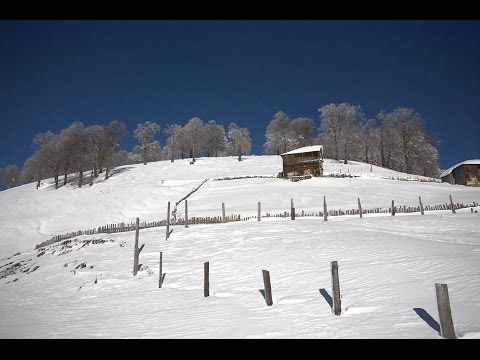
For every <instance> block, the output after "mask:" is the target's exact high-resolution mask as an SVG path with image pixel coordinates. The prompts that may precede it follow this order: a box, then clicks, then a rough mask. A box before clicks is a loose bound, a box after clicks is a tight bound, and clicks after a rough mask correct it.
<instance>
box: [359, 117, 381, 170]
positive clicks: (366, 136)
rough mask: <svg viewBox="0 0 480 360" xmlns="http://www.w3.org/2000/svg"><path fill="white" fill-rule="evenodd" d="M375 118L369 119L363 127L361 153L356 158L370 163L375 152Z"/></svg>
mask: <svg viewBox="0 0 480 360" xmlns="http://www.w3.org/2000/svg"><path fill="white" fill-rule="evenodd" d="M375 125H376V121H375V119H368V120H367V121H366V122H365V123H364V124H363V125H362V128H361V136H360V139H359V140H360V146H361V154H359V155H360V156H359V157H358V158H357V159H356V160H358V161H363V162H366V163H368V164H370V163H371V161H372V160H373V157H374V155H373V154H374V153H375V144H376V133H375Z"/></svg>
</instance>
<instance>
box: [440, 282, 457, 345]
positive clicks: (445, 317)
mask: <svg viewBox="0 0 480 360" xmlns="http://www.w3.org/2000/svg"><path fill="white" fill-rule="evenodd" d="M435 293H436V295H437V309H438V317H439V318H440V331H441V334H442V337H444V338H445V339H456V338H457V336H456V335H455V329H454V328H453V319H452V311H451V309H450V299H449V296H448V286H447V284H438V283H436V284H435Z"/></svg>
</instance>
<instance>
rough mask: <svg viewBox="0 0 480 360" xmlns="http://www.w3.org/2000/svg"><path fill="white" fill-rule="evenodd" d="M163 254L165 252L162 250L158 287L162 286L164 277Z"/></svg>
mask: <svg viewBox="0 0 480 360" xmlns="http://www.w3.org/2000/svg"><path fill="white" fill-rule="evenodd" d="M162 255H163V252H161V251H160V278H159V279H158V287H159V288H161V287H162V282H163V281H162V280H163V279H162V277H163V273H162Z"/></svg>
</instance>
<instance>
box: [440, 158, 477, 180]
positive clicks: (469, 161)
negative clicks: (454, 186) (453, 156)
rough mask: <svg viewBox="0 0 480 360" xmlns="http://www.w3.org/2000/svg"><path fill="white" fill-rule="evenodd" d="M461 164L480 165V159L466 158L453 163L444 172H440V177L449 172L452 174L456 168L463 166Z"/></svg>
mask: <svg viewBox="0 0 480 360" xmlns="http://www.w3.org/2000/svg"><path fill="white" fill-rule="evenodd" d="M461 165H480V160H479V159H473V160H465V161H462V162H461V163H458V164H456V165H453V166H452V167H451V168H448V169H447V170H445V171H444V172H442V173H441V174H440V177H441V178H442V177H444V176H447V175H448V174H450V173H451V172H452V171H453V170H454V169H456V168H457V167H459V166H461Z"/></svg>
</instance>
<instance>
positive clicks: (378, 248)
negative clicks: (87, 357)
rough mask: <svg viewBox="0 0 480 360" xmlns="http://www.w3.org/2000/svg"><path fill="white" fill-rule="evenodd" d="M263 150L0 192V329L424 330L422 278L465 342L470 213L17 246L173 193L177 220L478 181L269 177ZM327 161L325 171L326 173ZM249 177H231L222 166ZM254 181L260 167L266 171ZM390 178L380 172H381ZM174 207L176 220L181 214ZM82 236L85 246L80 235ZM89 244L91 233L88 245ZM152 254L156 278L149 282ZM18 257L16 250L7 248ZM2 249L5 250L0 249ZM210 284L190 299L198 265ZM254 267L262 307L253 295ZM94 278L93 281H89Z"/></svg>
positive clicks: (150, 216)
mask: <svg viewBox="0 0 480 360" xmlns="http://www.w3.org/2000/svg"><path fill="white" fill-rule="evenodd" d="M281 166H282V162H281V158H280V157H279V156H248V157H246V158H245V160H244V161H242V162H238V161H237V160H236V158H234V157H232V158H200V159H198V161H197V163H196V164H194V165H189V159H186V160H178V161H175V162H174V163H170V162H169V161H161V162H156V163H149V164H148V165H147V166H144V165H130V166H124V167H121V168H120V169H117V172H116V173H115V174H114V175H113V176H112V177H111V178H110V179H109V180H107V181H104V180H101V179H98V180H97V181H95V184H94V185H93V186H91V187H89V186H87V187H83V188H81V189H79V188H77V187H75V186H74V185H73V184H72V185H67V186H64V187H62V188H60V189H58V190H55V189H54V188H53V186H52V184H51V182H50V181H46V182H44V184H43V185H42V188H41V189H38V190H37V189H35V184H27V185H23V186H20V187H17V188H13V189H10V190H6V191H3V192H0V203H1V204H2V206H1V208H0V231H1V234H2V237H1V238H0V303H1V304H2V305H1V306H0V323H1V324H2V326H1V327H0V337H1V338H12V337H37V338H38V337H40V338H45V337H74V338H83V337H112V338H116V337H153V338H163V337H166V338H192V337H202V338H203V337H220V338H231V337H242V338H243V337H245V338H255V337H261V338H268V337H276V338H278V337H292V338H297V337H298V338H301V337H307V338H346V337H347V338H351V337H353V338H362V337H367V338H371V337H376V338H377V337H378V338H392V337H393V338H440V336H439V334H438V323H437V322H438V315H437V312H436V302H435V292H434V284H435V283H436V282H445V283H447V284H448V286H449V292H450V300H451V305H452V315H453V319H454V325H455V329H456V332H457V335H458V336H459V337H463V338H471V337H477V338H478V337H480V327H479V325H478V324H480V301H479V300H478V299H479V298H480V297H479V295H480V293H479V290H478V289H480V275H479V274H480V261H479V260H480V237H479V236H478V233H479V230H480V228H479V223H480V214H479V213H480V209H479V208H478V207H476V208H475V209H474V210H475V211H477V212H476V213H475V212H474V213H471V210H470V209H462V210H457V213H456V214H452V213H451V212H450V211H431V212H427V213H426V215H424V216H421V215H419V214H418V213H415V214H408V215H407V214H398V216H395V217H392V216H389V215H388V214H366V215H364V217H363V219H359V218H358V216H342V217H331V218H329V221H327V222H324V221H323V219H321V218H313V217H312V218H297V220H295V221H291V220H290V219H284V218H268V219H262V221H260V222H258V221H256V220H255V221H245V222H233V223H227V224H213V225H191V226H190V227H189V228H184V227H183V226H172V227H171V229H172V230H173V232H172V234H171V236H170V238H169V239H168V241H165V228H164V227H159V228H151V229H146V230H141V231H140V245H142V244H144V245H145V246H144V247H143V249H142V251H141V253H140V263H141V264H142V265H141V270H140V271H139V273H138V275H137V276H135V277H134V276H133V275H132V266H133V244H134V232H126V233H118V234H96V235H89V236H86V235H84V236H80V237H77V238H74V239H70V240H67V241H64V242H59V243H56V244H52V245H50V246H48V247H46V248H44V249H38V250H33V249H34V247H35V245H36V244H38V243H40V242H41V241H44V240H46V239H48V238H50V237H51V236H52V235H55V234H60V233H65V232H69V231H75V230H81V229H88V228H93V227H98V226H101V225H105V224H107V223H118V222H129V221H134V219H135V217H137V216H138V217H140V218H141V219H142V221H151V220H162V219H165V218H166V210H167V206H166V205H167V202H168V201H171V202H172V203H175V202H177V201H178V200H180V199H181V198H183V197H184V196H185V195H186V194H188V193H189V192H190V191H191V190H193V189H194V188H196V187H198V185H200V184H201V183H202V182H203V181H205V179H209V180H208V181H207V182H206V183H205V184H204V185H203V186H201V188H200V189H199V190H198V191H197V192H195V193H193V194H192V195H191V196H190V197H189V216H190V217H192V216H218V215H220V214H221V203H222V202H224V203H225V204H226V209H227V213H229V214H242V215H243V216H250V215H256V211H257V207H256V206H257V202H258V201H261V202H262V212H263V213H266V212H271V213H274V212H283V211H289V208H290V198H293V199H294V202H295V207H296V210H297V212H300V211H302V210H305V211H319V210H320V211H321V210H322V207H323V196H324V195H325V196H326V197H327V201H328V206H329V209H352V208H355V207H356V205H357V197H360V198H361V199H362V205H363V208H364V209H366V208H375V207H388V206H389V205H390V203H391V200H395V203H396V204H399V205H411V206H416V205H417V204H418V196H422V201H423V203H424V204H438V203H446V202H448V201H449V195H450V194H451V195H452V197H453V199H454V201H455V202H460V203H461V202H465V203H471V202H473V201H475V202H477V203H478V202H480V188H468V187H464V186H458V185H450V184H445V183H443V184H442V183H434V182H419V181H399V180H397V177H398V179H404V178H408V177H410V178H411V179H417V178H418V177H417V176H411V175H408V174H401V173H399V174H397V172H394V171H391V170H387V169H382V168H378V167H375V166H373V167H372V171H370V165H367V164H362V163H356V162H351V163H349V164H348V165H343V164H341V163H340V162H337V161H333V160H327V161H326V162H325V173H326V174H330V173H340V172H341V173H342V174H345V173H346V174H352V175H357V176H358V177H353V178H349V177H346V178H329V177H322V178H313V179H309V180H304V181H299V182H296V183H292V182H290V181H286V180H282V179H277V178H274V176H275V175H276V174H277V173H278V172H280V171H281ZM340 170H341V171H340ZM240 176H241V177H246V176H264V177H262V178H246V179H236V180H224V181H220V180H214V179H218V178H224V177H240ZM268 176H271V177H270V178H268ZM392 178H394V179H395V180H392ZM183 211H184V208H183V204H181V206H179V208H178V215H179V216H180V217H182V216H183ZM92 240H95V241H92ZM99 240H100V241H99ZM159 251H162V252H163V260H164V263H163V271H164V273H166V274H165V279H164V283H163V287H162V288H161V289H159V288H158V280H159V278H158V276H159V269H158V266H159ZM18 252H20V254H18ZM14 253H16V255H14ZM334 260H336V261H338V262H339V266H340V287H341V291H342V308H343V313H342V315H341V316H334V315H333V314H332V313H331V309H330V305H329V302H330V301H331V299H330V296H331V295H332V292H331V288H330V286H331V279H330V271H329V266H330V262H331V261H334ZM205 261H209V262H210V284H211V289H210V294H211V296H210V297H208V298H204V297H203V263H204V262H205ZM262 269H266V270H269V271H270V275H271V279H272V292H273V301H274V304H273V306H271V307H267V306H266V305H265V302H264V299H263V296H262V294H261V291H260V290H263V282H262V273H261V271H262ZM95 280H97V282H95Z"/></svg>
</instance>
